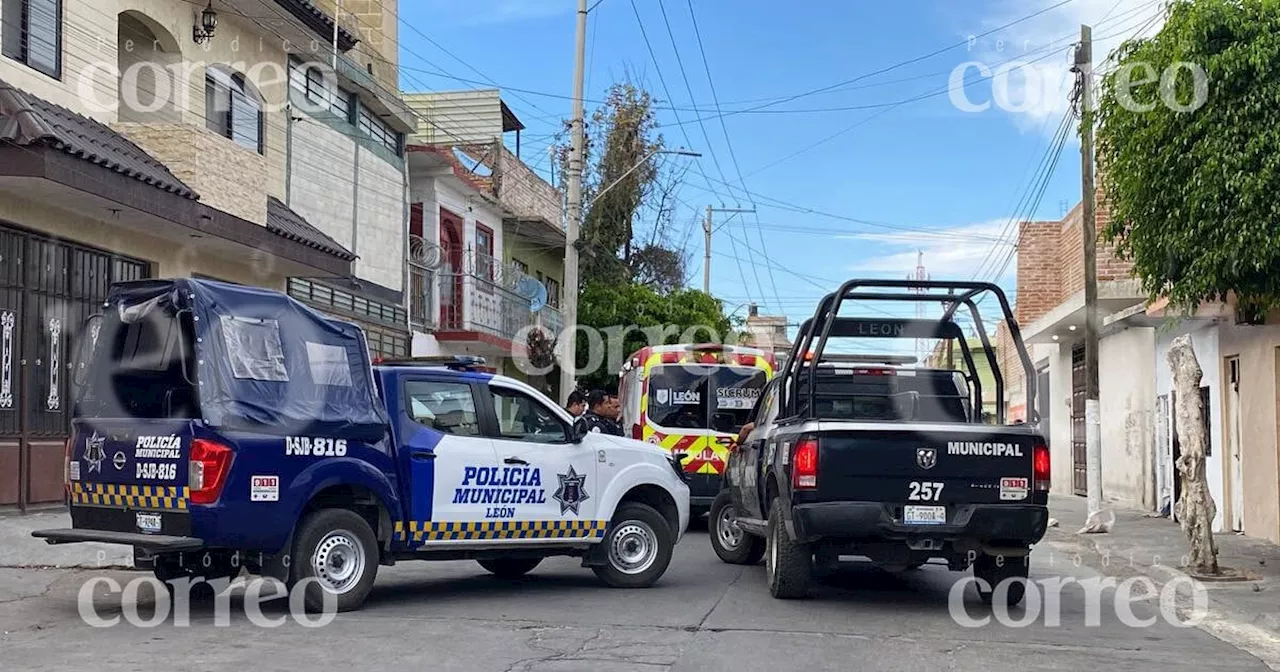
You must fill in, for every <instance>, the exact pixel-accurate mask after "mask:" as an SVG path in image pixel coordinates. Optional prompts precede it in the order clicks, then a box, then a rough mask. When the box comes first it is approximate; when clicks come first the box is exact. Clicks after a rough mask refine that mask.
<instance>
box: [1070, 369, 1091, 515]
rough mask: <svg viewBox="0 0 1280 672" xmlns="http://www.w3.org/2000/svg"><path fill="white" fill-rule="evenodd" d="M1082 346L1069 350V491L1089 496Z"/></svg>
mask: <svg viewBox="0 0 1280 672" xmlns="http://www.w3.org/2000/svg"><path fill="white" fill-rule="evenodd" d="M1084 368H1085V367H1084V344H1080V345H1076V346H1075V347H1073V348H1072V349H1071V489H1072V491H1073V492H1074V493H1075V494H1077V495H1081V496H1085V495H1088V494H1089V473H1088V467H1087V465H1088V457H1087V455H1088V451H1087V448H1086V446H1085V427H1084V396H1085V375H1084V373H1085V372H1084Z"/></svg>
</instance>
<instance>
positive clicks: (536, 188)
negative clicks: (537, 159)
mask: <svg viewBox="0 0 1280 672" xmlns="http://www.w3.org/2000/svg"><path fill="white" fill-rule="evenodd" d="M499 166H500V168H499V170H498V173H497V174H498V175H499V176H500V182H499V184H498V198H500V199H501V200H502V203H503V205H505V206H507V207H508V208H510V209H511V210H512V211H514V212H515V213H516V214H517V215H519V216H520V218H521V219H544V220H546V221H548V222H550V223H551V224H553V225H555V226H560V192H559V191H557V190H556V188H555V187H553V186H551V185H550V184H548V183H547V182H546V180H543V179H542V178H541V177H539V176H538V174H537V173H535V172H533V169H531V168H529V167H528V166H526V165H525V164H524V162H523V161H521V160H520V159H518V158H516V155H515V154H512V153H511V152H510V151H509V150H508V149H507V148H506V147H502V161H501V163H500V164H499Z"/></svg>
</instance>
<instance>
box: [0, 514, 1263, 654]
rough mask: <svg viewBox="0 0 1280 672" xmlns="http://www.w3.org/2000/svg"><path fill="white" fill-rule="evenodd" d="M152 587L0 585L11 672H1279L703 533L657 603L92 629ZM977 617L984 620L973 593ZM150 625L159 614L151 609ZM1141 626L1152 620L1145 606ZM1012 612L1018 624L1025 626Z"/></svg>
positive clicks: (554, 573) (447, 571) (433, 579)
mask: <svg viewBox="0 0 1280 672" xmlns="http://www.w3.org/2000/svg"><path fill="white" fill-rule="evenodd" d="M1057 553H1058V554H1057V555H1055V551H1054V550H1053V549H1052V548H1050V547H1047V546H1046V547H1044V548H1042V549H1040V550H1038V551H1037V553H1036V556H1035V561H1034V563H1033V569H1032V578H1033V579H1042V578H1046V577H1051V576H1071V577H1076V578H1087V577H1091V576H1095V575H1094V574H1093V573H1092V572H1091V571H1090V570H1088V569H1086V568H1077V567H1075V566H1074V565H1073V563H1072V562H1071V561H1070V559H1068V558H1067V557H1065V556H1063V555H1062V554H1061V553H1060V552H1057ZM137 576H145V575H143V574H139V573H135V572H126V571H120V570H74V569H0V661H4V664H3V668H4V669H6V670H24V671H25V670H32V671H35V670H59V671H60V670H75V671H77V672H80V671H82V670H86V669H91V670H95V672H96V671H102V672H108V671H115V670H120V671H128V672H132V671H133V670H138V669H145V668H148V667H152V666H156V665H157V664H160V665H162V666H163V667H164V668H165V669H172V670H193V671H203V670H222V669H248V670H254V672H266V671H272V670H280V671H282V672H283V671H286V670H287V671H288V672H294V671H296V670H297V669H299V667H301V666H305V665H309V664H312V663H313V662H314V661H318V660H319V661H324V663H325V666H326V667H331V668H338V669H340V668H341V667H343V666H346V667H354V668H355V669H364V668H367V667H374V666H377V667H385V666H396V665H412V666H414V667H413V669H426V668H428V667H429V668H430V669H431V670H432V671H433V672H437V671H441V670H443V671H450V670H458V671H460V672H461V671H465V672H481V671H488V670H492V671H493V672H508V671H509V672H561V671H578V670H583V671H585V670H591V671H593V672H596V671H598V672H614V671H626V670H636V671H652V670H689V671H697V672H702V671H704V670H705V671H716V670H725V671H731V672H745V671H748V670H781V669H804V670H853V669H856V670H962V671H975V672H976V671H981V672H991V671H992V670H999V669H1017V670H1019V671H1020V672H1021V671H1023V670H1080V669H1125V670H1126V672H1139V671H1143V670H1160V672H1165V671H1167V670H1170V669H1175V670H1176V669H1193V668H1195V669H1199V670H1218V669H1221V670H1233V671H1247V670H1266V669H1268V668H1267V667H1266V666H1265V665H1263V664H1262V663H1261V662H1259V661H1258V660H1257V659H1256V658H1254V657H1253V656H1251V655H1249V654H1248V653H1245V652H1244V651H1241V650H1239V649H1236V648H1234V647H1233V646H1231V645H1230V644H1227V643H1225V642H1223V641H1220V640H1218V639H1215V638H1214V637H1213V636H1211V635H1209V634H1208V633H1206V632H1204V631H1201V630H1199V629H1196V628H1177V627H1174V626H1171V625H1168V624H1166V623H1164V621H1163V620H1160V621H1158V622H1157V624H1156V625H1154V626H1152V627H1148V628H1130V627H1126V626H1125V625H1123V624H1122V623H1121V622H1120V621H1119V619H1118V617H1117V616H1116V615H1115V612H1114V610H1113V608H1112V604H1113V601H1111V600H1104V601H1103V602H1102V605H1103V608H1102V611H1101V625H1100V626H1099V627H1091V626H1088V625H1086V619H1085V615H1086V601H1085V597H1084V593H1083V591H1081V590H1079V589H1077V590H1074V591H1073V590H1071V589H1067V590H1064V591H1063V593H1062V598H1061V603H1060V604H1061V608H1060V609H1059V613H1060V615H1061V616H1060V619H1061V623H1060V625H1058V626H1057V627H1048V626H1046V625H1045V620H1044V618H1043V617H1040V618H1036V619H1035V620H1034V622H1033V623H1032V624H1031V625H1029V626H1027V627H1022V628H1011V627H1007V626H1004V625H1000V624H999V623H997V622H995V621H994V620H993V621H992V622H991V623H990V624H989V625H986V626H984V627H977V628H966V627H963V626H962V625H960V624H958V623H956V622H955V621H954V620H953V619H952V618H951V616H950V615H949V611H948V595H949V591H950V589H951V587H952V585H953V584H955V582H956V581H958V580H960V579H961V578H963V577H964V576H967V574H961V573H952V572H949V571H947V569H946V568H945V567H941V566H929V567H925V568H924V569H922V570H920V571H916V572H911V573H908V574H903V575H900V576H893V575H889V574H885V573H883V572H880V571H878V570H876V569H874V568H872V567H870V566H869V565H865V564H862V563H857V562H853V563H849V564H848V565H847V566H846V567H844V568H842V570H841V571H840V572H839V573H837V574H835V575H833V576H831V577H829V578H827V579H825V580H824V582H823V583H822V584H820V585H819V586H818V587H817V588H816V589H815V591H814V597H813V598H811V599H809V600H804V601H782V600H774V599H773V598H771V597H769V594H768V590H767V589H766V587H765V584H764V567H763V566H762V565H758V566H753V567H738V566H731V565H725V564H723V563H721V562H720V561H719V559H718V558H716V556H715V554H714V553H713V552H712V550H711V547H710V544H709V542H708V540H707V536H706V533H705V532H699V531H694V532H691V533H690V534H689V535H688V536H686V538H685V540H684V541H683V542H682V543H681V544H680V546H678V547H677V549H676V557H675V559H674V560H673V561H672V565H671V567H670V569H669V570H668V572H667V574H666V576H665V577H664V578H663V579H662V581H660V582H659V584H658V585H657V586H655V587H654V588H651V589H648V590H613V589H609V588H605V587H603V586H601V585H600V584H599V583H598V582H597V581H596V579H595V576H594V575H593V574H592V573H591V572H590V570H587V569H584V568H582V567H580V566H579V562H578V561H576V560H573V559H567V558H562V559H551V560H547V561H544V562H543V564H542V565H540V566H539V567H538V568H537V569H535V570H534V572H533V573H532V574H531V575H530V576H528V577H526V578H525V579H522V580H517V581H503V580H499V579H495V578H493V577H491V576H489V575H488V574H486V573H485V572H484V570H482V569H481V568H480V567H479V565H477V564H476V563H474V562H469V561H468V562H436V563H412V562H411V563H402V564H400V565H398V566H396V567H391V568H388V567H383V568H381V571H380V573H379V577H378V583H377V585H376V586H375V587H374V590H373V593H372V594H371V595H370V597H369V601H368V603H367V604H366V606H365V607H364V609H362V610H361V611H359V612H354V613H348V614H341V615H338V616H337V618H336V619H335V620H334V621H333V622H331V623H329V624H328V625H325V626H324V627H319V628H314V627H304V626H302V625H299V624H297V623H295V622H294V621H293V620H291V619H289V618H288V609H287V606H286V605H284V604H282V602H283V601H278V602H267V603H265V604H264V605H263V609H262V611H263V614H264V615H265V616H266V617H267V618H273V619H281V618H283V619H285V620H284V621H283V622H282V623H281V624H280V625H279V626H278V627H265V628H264V627H259V626H257V625H255V624H254V623H253V622H252V621H251V619H250V618H249V617H248V616H247V615H246V612H245V608H244V601H243V600H242V599H241V598H233V599H232V600H231V602H230V606H231V609H230V612H229V613H230V617H229V622H228V623H226V624H225V625H217V624H216V623H215V613H214V612H215V610H214V608H213V605H212V604H198V605H193V606H192V608H191V616H190V624H189V625H187V626H179V625H175V624H174V622H173V620H172V618H170V619H169V620H168V621H166V622H165V623H163V624H161V625H159V626H158V627H152V628H139V627H135V626H132V625H129V624H128V623H127V622H125V621H123V620H122V621H121V622H120V623H118V624H117V625H115V626H113V627H105V628H95V627H91V626H89V625H87V624H86V623H85V622H84V620H82V618H81V616H80V611H79V609H78V606H77V595H78V593H79V592H80V590H81V588H82V586H84V585H85V583H86V581H87V580H89V579H90V578H93V577H110V578H113V579H115V580H116V581H118V582H120V583H121V584H123V583H125V582H126V581H128V580H129V579H131V578H134V577H137ZM968 590H969V592H968V593H967V595H966V600H965V604H966V608H967V610H968V613H969V614H970V615H972V616H974V617H978V618H980V617H981V616H983V615H989V614H990V613H991V611H990V610H989V609H985V608H984V607H982V606H981V603H980V602H979V600H978V598H977V596H976V594H974V593H973V589H972V588H969V589H968ZM92 603H93V606H94V608H95V609H96V612H97V614H98V615H99V616H101V617H103V618H108V619H109V618H111V617H112V616H118V615H121V614H122V613H125V612H123V611H122V609H129V608H132V605H133V603H132V602H130V603H128V605H127V606H122V599H121V595H120V594H118V593H116V594H114V595H112V594H109V593H108V591H107V589H106V588H105V587H103V586H101V585H99V586H97V587H96V588H95V596H94V599H93V600H92ZM137 603H138V605H139V606H138V612H139V614H140V616H142V617H143V618H146V617H149V616H150V615H151V614H152V611H151V610H152V606H153V600H152V599H151V597H150V596H149V594H148V592H147V590H146V589H144V591H143V593H142V596H141V597H139V598H138V599H137ZM1134 612H1135V614H1136V615H1138V616H1140V617H1145V616H1150V615H1158V612H1157V611H1156V610H1155V605H1154V604H1153V603H1151V604H1141V603H1140V604H1136V605H1135V606H1134ZM1025 615H1026V612H1024V611H1022V610H1014V611H1013V613H1012V616H1014V617H1015V618H1017V617H1025Z"/></svg>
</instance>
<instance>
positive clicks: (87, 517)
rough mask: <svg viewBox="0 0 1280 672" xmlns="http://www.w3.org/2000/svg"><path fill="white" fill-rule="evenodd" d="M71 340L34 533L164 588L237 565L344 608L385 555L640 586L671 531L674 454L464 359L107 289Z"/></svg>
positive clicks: (133, 287) (320, 320)
mask: <svg viewBox="0 0 1280 672" xmlns="http://www.w3.org/2000/svg"><path fill="white" fill-rule="evenodd" d="M83 333H85V334H92V338H82V339H81V341H80V345H79V348H78V350H77V355H76V361H75V362H73V369H74V372H75V373H74V378H75V380H74V383H75V385H76V389H77V403H76V409H75V415H74V419H73V434H72V437H71V438H70V440H69V441H68V443H67V482H66V486H67V500H68V504H69V507H70V511H71V520H72V527H71V528H69V529H56V530H39V531H36V532H34V533H33V534H34V536H36V537H39V538H43V539H45V540H46V541H48V542H49V543H75V542H106V543H116V544H124V545H129V546H132V547H133V548H134V557H135V564H136V565H137V566H139V567H142V568H147V569H151V570H153V571H154V572H155V574H156V577H157V578H159V579H160V580H161V581H165V582H166V583H167V584H169V585H171V586H172V585H176V584H177V583H178V580H184V581H186V585H191V583H199V582H201V581H204V582H205V583H206V584H212V585H217V582H219V581H222V580H226V579H230V578H233V577H234V576H236V575H238V574H239V573H240V572H241V571H242V570H247V571H248V572H250V573H255V574H261V575H265V576H272V577H275V578H278V579H280V580H281V581H284V582H286V584H288V585H289V586H290V588H291V589H292V588H293V587H295V586H298V585H301V586H302V590H303V591H304V592H305V596H306V602H307V604H308V605H309V606H310V607H311V608H314V609H319V608H322V607H323V606H324V605H325V603H326V602H328V603H329V604H330V605H333V604H335V603H336V607H337V609H338V610H340V611H347V610H352V609H356V608H358V607H360V606H361V605H362V604H363V603H364V601H365V599H366V597H367V596H368V594H369V591H370V589H371V588H372V586H373V584H374V581H375V577H376V575H377V571H378V568H379V566H383V565H392V564H394V563H396V562H399V561H403V560H476V561H477V562H479V564H480V565H481V566H482V567H483V568H484V569H485V570H487V571H489V572H492V573H493V574H496V575H498V576H500V577H517V576H521V575H524V574H526V573H528V572H530V571H532V570H533V569H534V568H535V567H537V566H538V564H539V563H540V562H541V561H542V560H543V559H544V558H547V557H551V556H576V557H580V558H582V562H583V565H584V566H587V567H590V568H591V569H592V570H593V571H594V572H595V573H596V575H597V576H599V577H600V579H602V580H603V581H604V582H605V583H606V584H608V585H611V586H616V587H624V588H643V587H648V586H651V585H653V584H654V583H655V582H656V581H657V580H658V579H659V578H660V577H661V576H662V575H663V573H664V572H665V571H666V569H667V566H668V564H669V563H670V561H671V556H672V552H673V549H674V546H675V545H676V544H677V543H678V542H679V541H680V539H681V537H682V536H683V534H684V532H685V530H686V528H687V527H688V524H689V488H688V485H687V483H686V482H685V480H684V472H683V470H682V469H681V466H680V460H681V457H680V456H672V455H671V454H669V453H667V452H664V451H663V450H662V449H660V448H658V447H655V446H652V445H650V444H646V443H643V442H640V441H635V440H632V439H627V438H622V437H617V436H609V435H605V434H598V433H589V432H587V430H586V425H585V422H584V421H582V420H581V419H577V420H575V419H574V418H572V417H571V416H570V415H569V414H568V413H567V412H566V411H565V410H564V409H562V408H560V407H559V406H558V405H557V404H555V403H553V402H552V401H551V400H550V399H548V398H547V397H546V396H544V395H543V394H541V393H540V392H538V391H537V390H535V389H534V388H532V387H530V386H529V385H526V384H524V383H522V382H520V381H517V380H514V379H511V378H507V377H503V376H498V375H492V374H490V373H485V372H483V371H482V370H480V369H479V368H478V367H477V365H478V364H481V363H482V361H480V360H478V359H475V358H433V359H428V360H408V361H402V362H378V363H375V362H372V361H371V360H370V357H369V351H368V346H367V343H366V341H365V337H364V334H363V332H362V331H361V330H360V329H359V328H358V327H356V326H355V325H353V324H350V323H347V322H344V321H341V320H336V319H333V318H332V317H329V316H326V315H322V314H320V313H318V312H316V311H314V310H312V309H310V308H308V307H307V306H305V305H303V304H301V303H299V302H297V301H295V300H293V299H292V298H290V297H288V296H287V295H284V294H281V293H279V292H275V291H270V290H264V289H257V288H251V287H243V286H239V285H231V284H225V283H219V282H213V281H206V280H198V279H185V278H184V279H174V280H144V281H137V282H128V283H120V284H118V285H115V286H114V287H113V288H112V291H111V294H110V297H109V299H108V301H107V303H106V304H105V310H104V313H103V314H102V315H97V316H94V317H93V318H90V321H89V323H87V324H86V325H85V329H84V332H83Z"/></svg>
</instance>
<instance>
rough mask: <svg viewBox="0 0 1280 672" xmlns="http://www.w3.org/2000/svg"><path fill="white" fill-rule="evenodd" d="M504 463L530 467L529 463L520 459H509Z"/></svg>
mask: <svg viewBox="0 0 1280 672" xmlns="http://www.w3.org/2000/svg"><path fill="white" fill-rule="evenodd" d="M502 463H503V464H519V465H521V466H525V467H527V466H529V463H528V462H525V461H524V460H522V459H520V458H518V457H508V458H507V459H505V460H503V461H502Z"/></svg>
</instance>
